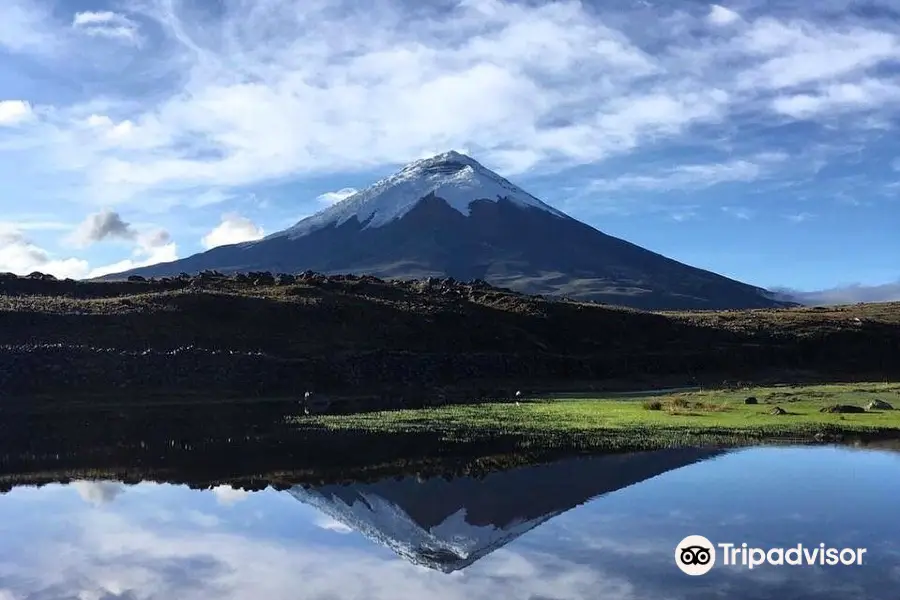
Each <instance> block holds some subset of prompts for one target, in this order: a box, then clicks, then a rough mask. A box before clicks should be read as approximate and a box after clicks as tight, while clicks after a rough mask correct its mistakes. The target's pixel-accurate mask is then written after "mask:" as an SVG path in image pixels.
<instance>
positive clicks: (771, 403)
mask: <svg viewBox="0 0 900 600" xmlns="http://www.w3.org/2000/svg"><path fill="white" fill-rule="evenodd" d="M749 396H753V397H755V398H756V399H757V401H758V402H759V404H756V405H752V404H751V405H748V404H745V403H744V400H745V399H746V398H747V397H749ZM875 399H879V400H883V401H885V402H888V403H889V404H891V405H892V406H893V407H894V410H871V411H868V410H867V411H866V412H864V413H849V414H842V413H827V412H820V409H821V408H823V407H826V406H830V405H836V404H840V405H852V406H859V407H863V408H864V407H866V405H867V404H868V403H869V402H871V401H872V400H875ZM776 406H778V407H780V408H782V409H783V410H784V411H786V412H787V414H780V415H775V414H771V411H773V409H774V408H775V407H776ZM297 422H298V424H311V425H313V424H314V425H317V426H322V427H326V428H329V429H335V430H340V429H357V430H365V431H370V432H374V433H377V432H384V433H393V432H410V431H432V432H434V433H435V434H437V435H442V436H444V437H447V438H450V439H457V440H460V441H465V440H467V439H480V438H485V437H490V436H497V435H518V436H523V437H525V438H530V439H532V440H533V442H534V443H536V444H540V443H541V442H542V440H548V439H556V440H561V439H564V438H565V437H567V436H568V437H572V438H574V439H579V440H581V442H580V444H582V445H599V446H609V445H612V446H637V447H648V446H660V447H663V446H670V445H683V444H701V443H742V442H761V441H768V440H771V441H781V440H795V441H813V440H815V439H817V438H816V436H817V434H820V437H821V435H822V434H824V435H827V436H830V437H832V438H834V437H841V436H850V437H852V436H853V435H854V434H857V435H877V436H881V437H892V436H896V437H898V438H900V384H886V383H881V384H878V383H872V384H846V385H822V386H807V387H771V388H752V389H746V390H741V391H730V392H726V391H697V392H686V393H679V394H672V395H655V396H644V397H627V398H622V397H618V398H613V397H607V398H604V397H602V396H600V397H596V398H591V397H585V398H566V399H564V400H562V399H560V400H553V399H551V400H541V401H534V402H530V401H527V400H525V401H522V402H520V403H519V405H516V404H514V403H500V404H481V405H459V406H447V407H440V408H427V409H418V410H398V411H385V412H375V413H365V414H357V415H346V416H331V415H329V416H316V417H301V418H298V419H297Z"/></svg>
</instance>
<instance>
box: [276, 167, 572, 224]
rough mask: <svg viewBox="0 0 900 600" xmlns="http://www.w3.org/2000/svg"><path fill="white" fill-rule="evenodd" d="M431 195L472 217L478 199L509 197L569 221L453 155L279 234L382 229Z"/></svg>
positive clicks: (385, 182) (400, 175)
mask: <svg viewBox="0 0 900 600" xmlns="http://www.w3.org/2000/svg"><path fill="white" fill-rule="evenodd" d="M430 194H434V195H435V196H436V197H438V198H441V199H442V200H444V201H446V202H447V204H449V205H450V206H451V207H453V208H454V209H456V210H457V211H459V212H460V213H462V214H464V215H466V216H468V215H469V214H470V213H469V211H470V208H469V205H470V204H471V203H472V202H474V201H475V200H490V201H493V202H496V201H497V200H499V199H500V198H505V199H508V200H509V201H510V202H513V203H515V204H518V205H520V206H523V207H529V208H537V209H540V210H543V211H546V212H548V213H550V214H552V215H554V216H557V217H560V218H568V216H567V215H566V214H565V213H563V212H561V211H558V210H556V209H555V208H553V207H552V206H549V205H547V204H545V203H543V202H541V201H540V200H538V199H537V198H535V197H534V196H532V195H531V194H529V193H528V192H526V191H524V190H523V189H522V188H520V187H518V186H516V185H514V184H512V183H510V182H509V181H507V180H506V179H504V178H503V177H501V176H499V175H497V174H496V173H494V172H493V171H491V170H489V169H487V168H485V167H483V166H482V165H481V164H479V163H478V162H477V161H475V160H474V159H472V158H470V157H468V156H466V155H464V154H460V153H459V152H454V151H450V152H445V153H443V154H438V155H437V156H433V157H431V158H426V159H423V160H419V161H416V162H413V163H410V164H409V165H407V166H405V167H403V169H401V170H400V171H399V172H397V173H395V174H394V175H391V176H390V177H387V178H385V179H382V180H381V181H378V182H377V183H375V184H374V185H372V186H370V187H368V188H366V189H364V190H362V191H359V192H357V193H355V194H352V195H350V196H348V197H347V198H345V199H343V200H341V201H340V202H337V203H335V204H334V205H332V206H330V207H328V208H326V209H324V210H322V211H320V212H318V213H316V214H314V215H312V216H310V217H307V218H306V219H303V220H302V221H300V222H299V223H297V224H296V225H294V226H293V227H291V228H289V229H286V230H285V231H283V232H280V233H278V234H274V235H287V236H289V237H292V238H293V237H300V236H302V235H305V234H307V233H309V232H310V231H314V230H316V229H321V228H323V227H328V226H338V225H341V224H343V223H345V222H347V221H349V220H350V219H354V218H355V219H356V220H357V221H359V223H361V224H364V225H365V227H366V228H369V227H381V226H383V225H386V224H388V223H390V222H392V221H394V220H396V219H399V218H401V217H402V216H403V215H405V214H406V213H408V212H409V211H410V210H412V209H413V207H414V206H415V205H416V204H418V203H419V201H420V200H422V199H423V198H425V197H426V196H429V195H430ZM270 237H272V236H270Z"/></svg>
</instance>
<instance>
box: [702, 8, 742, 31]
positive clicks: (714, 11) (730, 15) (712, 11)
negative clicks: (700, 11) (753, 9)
mask: <svg viewBox="0 0 900 600" xmlns="http://www.w3.org/2000/svg"><path fill="white" fill-rule="evenodd" d="M740 19H741V15H739V14H738V13H736V12H735V11H733V10H731V9H729V8H725V7H724V6H720V5H718V4H713V5H712V6H710V7H709V14H707V15H706V20H707V21H708V22H709V23H710V24H712V25H720V26H721V25H730V24H732V23H734V22H735V21H740Z"/></svg>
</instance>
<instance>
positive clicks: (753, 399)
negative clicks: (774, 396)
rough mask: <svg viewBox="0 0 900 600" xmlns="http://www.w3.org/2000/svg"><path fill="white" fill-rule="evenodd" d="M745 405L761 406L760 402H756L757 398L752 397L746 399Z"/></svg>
mask: <svg viewBox="0 0 900 600" xmlns="http://www.w3.org/2000/svg"><path fill="white" fill-rule="evenodd" d="M744 404H759V402H758V401H757V400H756V396H750V397H748V398H745V399H744Z"/></svg>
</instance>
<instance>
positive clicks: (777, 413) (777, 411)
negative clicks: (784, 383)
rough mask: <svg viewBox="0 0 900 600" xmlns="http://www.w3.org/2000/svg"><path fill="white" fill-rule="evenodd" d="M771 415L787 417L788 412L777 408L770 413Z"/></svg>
mask: <svg viewBox="0 0 900 600" xmlns="http://www.w3.org/2000/svg"><path fill="white" fill-rule="evenodd" d="M769 414H770V415H786V414H788V412H787V411H786V410H784V409H783V408H781V407H780V406H776V407H775V408H773V409H772V410H770V411H769Z"/></svg>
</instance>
